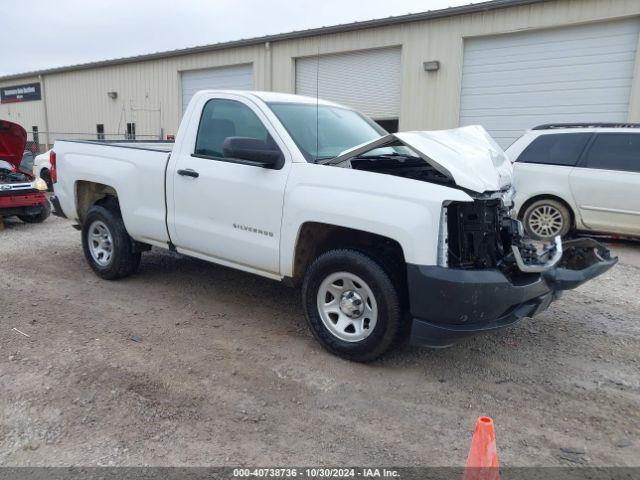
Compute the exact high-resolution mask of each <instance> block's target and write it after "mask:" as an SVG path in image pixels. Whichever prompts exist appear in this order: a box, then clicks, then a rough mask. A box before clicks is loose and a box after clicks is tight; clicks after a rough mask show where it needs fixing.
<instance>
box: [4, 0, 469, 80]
mask: <svg viewBox="0 0 640 480" xmlns="http://www.w3.org/2000/svg"><path fill="white" fill-rule="evenodd" d="M468 3H471V1H470V0H361V1H357V0H355V1H350V0H262V1H259V0H236V1H233V0H208V1H207V0H99V1H90V0H56V1H51V0H30V1H29V2H27V3H25V4H23V3H21V2H19V1H15V0H14V1H10V0H0V10H1V13H0V19H1V21H2V27H1V28H0V45H2V46H1V47H0V75H7V74H11V73H21V72H27V71H32V70H40V69H43V68H49V67H59V66H63V65H73V64H77V63H84V62H90V61H95V60H105V59H110V58H118V57H126V56H131V55H138V54H142V53H151V52H158V51H164V50H173V49H176V48H184V47H191V46H195V45H206V44H209V43H216V42H224V41H229V40H238V39H241V38H251V37H258V36H262V35H268V34H274V33H283V32H289V31H291V30H304V29H307V28H313V27H321V26H326V25H335V24H338V23H349V22H353V21H356V20H369V19H372V18H382V17H388V16H390V15H402V14H405V13H416V12H424V11H427V10H437V9H441V8H446V7H449V6H456V5H464V4H468ZM476 3H477V2H476Z"/></svg>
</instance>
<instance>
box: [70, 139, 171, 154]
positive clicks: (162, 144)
mask: <svg viewBox="0 0 640 480" xmlns="http://www.w3.org/2000/svg"><path fill="white" fill-rule="evenodd" d="M59 141H61V142H73V143H88V144H90V145H102V146H106V147H124V148H136V149H139V150H154V151H157V152H168V153H170V152H171V150H173V145H174V142H173V141H167V140H59Z"/></svg>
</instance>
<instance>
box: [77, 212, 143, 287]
mask: <svg viewBox="0 0 640 480" xmlns="http://www.w3.org/2000/svg"><path fill="white" fill-rule="evenodd" d="M82 248H83V250H84V256H85V258H86V259H87V262H88V263H89V265H90V266H91V268H92V269H93V271H94V272H96V273H97V274H98V275H99V276H100V277H102V278H104V279H106V280H115V279H117V278H122V277H126V276H128V275H131V274H132V273H133V272H135V271H136V270H137V269H138V266H139V265H140V256H141V254H140V252H135V251H134V246H133V240H132V239H131V237H130V236H129V234H128V233H127V230H126V229H125V228H124V222H123V221H122V217H121V216H120V214H119V212H114V210H111V209H107V208H105V207H103V206H100V205H94V206H93V207H91V208H90V209H89V212H87V216H86V218H85V220H84V223H83V225H82Z"/></svg>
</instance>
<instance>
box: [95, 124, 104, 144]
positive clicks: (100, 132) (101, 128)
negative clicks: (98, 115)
mask: <svg viewBox="0 0 640 480" xmlns="http://www.w3.org/2000/svg"><path fill="white" fill-rule="evenodd" d="M96 134H97V137H98V140H104V124H102V123H99V124H97V125H96Z"/></svg>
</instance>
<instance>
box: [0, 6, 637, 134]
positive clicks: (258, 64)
mask: <svg viewBox="0 0 640 480" xmlns="http://www.w3.org/2000/svg"><path fill="white" fill-rule="evenodd" d="M639 31H640V1H638V0H548V1H543V0H496V1H492V2H485V3H480V4H475V5H468V6H462V7H455V8H448V9H445V10H438V11H430V12H425V13H418V14H410V15H405V16H399V17H390V18H386V19H380V20H371V21H365V22H356V23H352V24H347V25H338V26H334V27H323V28H318V29H313V30H306V31H300V32H292V33H285V34H280V35H271V36H266V37H261V38H254V39H249V40H239V41H234V42H227V43H219V44H214V45H207V46H202V47H195V48H188V49H182V50H174V51H170V52H162V53H153V54H149V55H141V56H137V57H131V58H122V59H116V60H106V61H100V62H94V63H88V64H83V65H75V66H70V67H61V68H53V69H49V70H43V71H38V72H31V73H26V74H19V75H9V76H4V77H0V94H1V97H0V98H1V101H2V104H0V118H2V119H8V120H12V121H15V122H17V123H20V124H21V125H23V126H24V127H25V128H26V129H27V130H32V129H33V130H35V131H37V133H36V136H37V137H39V138H38V141H39V143H40V144H47V143H52V142H53V140H54V139H56V138H91V137H93V138H122V137H134V136H135V138H140V139H144V138H149V139H157V138H159V137H162V138H167V137H168V136H169V138H170V136H171V135H175V133H176V131H177V129H178V125H179V123H180V119H181V116H182V112H183V110H184V108H185V106H186V104H187V102H188V101H189V99H190V97H191V95H193V93H194V92H195V91H197V90H201V89H253V90H271V91H279V92H295V93H300V94H305V95H311V96H315V95H316V94H317V95H319V96H320V97H321V98H324V99H328V100H333V101H337V102H339V103H343V104H346V105H349V106H351V107H354V108H356V109H358V110H360V111H362V112H364V113H366V114H368V115H369V116H371V117H372V118H374V119H375V120H376V121H378V122H380V123H381V124H382V125H383V126H385V127H386V128H387V129H388V130H391V131H393V130H395V129H397V128H399V129H401V130H417V129H419V130H425V129H441V128H451V127H456V126H460V125H468V124H481V125H484V126H485V128H487V129H488V130H489V131H490V133H491V134H492V135H493V136H494V137H495V138H496V139H497V140H498V142H499V143H501V144H502V145H503V146H507V145H509V144H510V143H511V141H512V140H513V139H514V138H516V137H517V136H518V135H519V134H520V133H521V132H522V131H523V130H524V129H526V128H529V127H532V126H534V125H537V124H541V123H547V122H562V121H596V120H597V121H612V122H628V121H630V122H638V121H640V67H639V66H638V65H640V62H639V60H638V59H639V55H640V54H639V53H638V52H639V51H640V49H639V48H638V42H639V40H638V38H639V35H638V33H639Z"/></svg>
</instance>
